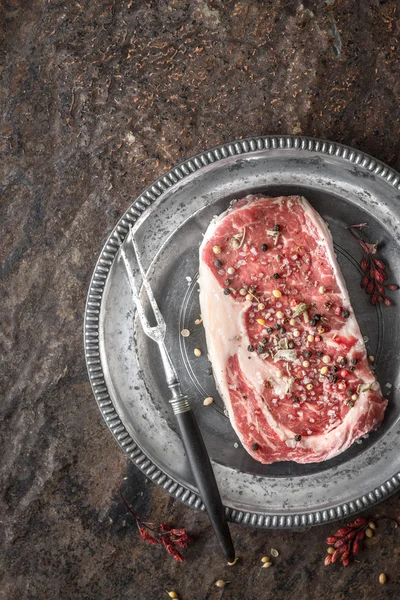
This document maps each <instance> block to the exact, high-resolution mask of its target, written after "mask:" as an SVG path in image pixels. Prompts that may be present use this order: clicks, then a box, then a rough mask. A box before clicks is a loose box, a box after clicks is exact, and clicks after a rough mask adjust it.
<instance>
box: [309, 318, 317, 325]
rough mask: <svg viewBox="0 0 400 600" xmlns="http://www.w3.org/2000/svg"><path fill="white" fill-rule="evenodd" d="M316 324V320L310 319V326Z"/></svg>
mask: <svg viewBox="0 0 400 600" xmlns="http://www.w3.org/2000/svg"><path fill="white" fill-rule="evenodd" d="M316 324H317V321H316V320H315V319H311V321H310V325H311V327H315V326H316Z"/></svg>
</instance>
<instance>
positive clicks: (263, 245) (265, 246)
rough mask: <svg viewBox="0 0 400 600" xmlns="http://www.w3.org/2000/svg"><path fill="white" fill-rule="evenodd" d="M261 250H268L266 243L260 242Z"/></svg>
mask: <svg viewBox="0 0 400 600" xmlns="http://www.w3.org/2000/svg"><path fill="white" fill-rule="evenodd" d="M261 250H262V252H266V251H267V250H268V246H267V244H261Z"/></svg>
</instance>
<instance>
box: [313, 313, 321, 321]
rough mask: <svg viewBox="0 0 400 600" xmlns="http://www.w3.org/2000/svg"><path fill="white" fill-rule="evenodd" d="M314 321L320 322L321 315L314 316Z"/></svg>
mask: <svg viewBox="0 0 400 600" xmlns="http://www.w3.org/2000/svg"><path fill="white" fill-rule="evenodd" d="M313 319H314V321H320V320H321V315H319V314H316V315H314V316H313Z"/></svg>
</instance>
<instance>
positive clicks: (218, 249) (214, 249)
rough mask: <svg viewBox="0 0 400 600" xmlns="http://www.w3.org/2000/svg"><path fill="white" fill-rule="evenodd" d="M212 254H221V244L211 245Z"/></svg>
mask: <svg viewBox="0 0 400 600" xmlns="http://www.w3.org/2000/svg"><path fill="white" fill-rule="evenodd" d="M213 252H214V254H221V246H213Z"/></svg>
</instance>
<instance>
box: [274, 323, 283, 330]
mask: <svg viewBox="0 0 400 600" xmlns="http://www.w3.org/2000/svg"><path fill="white" fill-rule="evenodd" d="M281 327H282V325H281V324H280V323H277V324H276V325H275V329H276V330H277V331H279V330H280V328H281Z"/></svg>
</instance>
